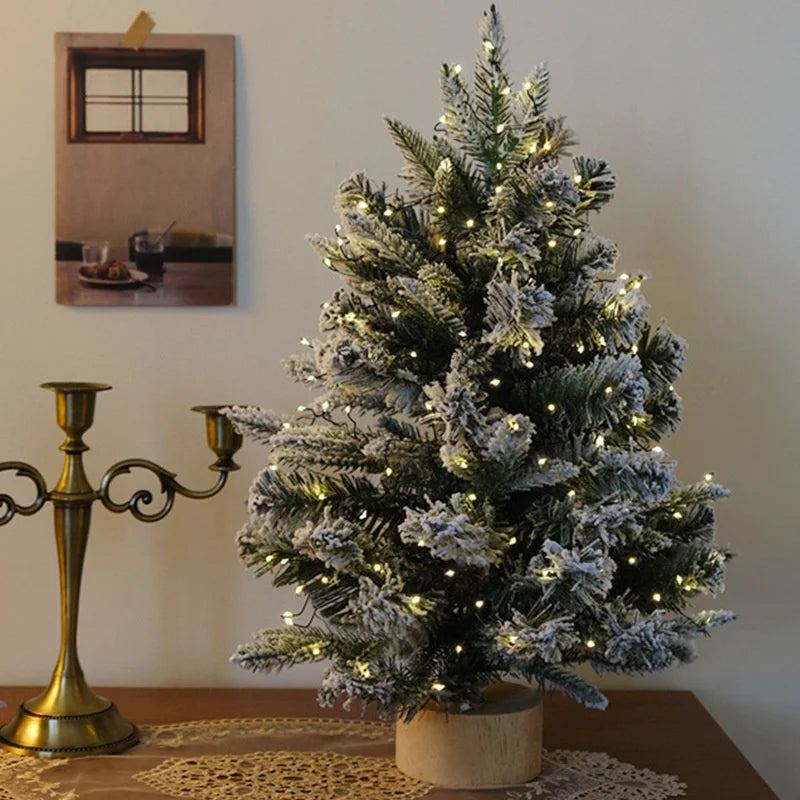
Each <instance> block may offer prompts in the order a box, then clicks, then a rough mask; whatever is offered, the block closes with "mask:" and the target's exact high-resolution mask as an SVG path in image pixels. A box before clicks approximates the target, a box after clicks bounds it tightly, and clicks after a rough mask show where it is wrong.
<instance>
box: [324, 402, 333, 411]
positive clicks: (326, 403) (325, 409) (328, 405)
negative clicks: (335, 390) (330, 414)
mask: <svg viewBox="0 0 800 800" xmlns="http://www.w3.org/2000/svg"><path fill="white" fill-rule="evenodd" d="M330 407H331V404H330V403H329V402H328V401H327V400H323V401H322V410H323V411H327V410H328V409H329V408H330Z"/></svg>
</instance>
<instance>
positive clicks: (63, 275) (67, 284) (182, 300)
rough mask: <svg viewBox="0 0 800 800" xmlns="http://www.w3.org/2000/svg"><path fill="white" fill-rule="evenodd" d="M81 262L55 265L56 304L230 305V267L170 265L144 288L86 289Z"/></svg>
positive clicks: (189, 263)
mask: <svg viewBox="0 0 800 800" xmlns="http://www.w3.org/2000/svg"><path fill="white" fill-rule="evenodd" d="M80 266H81V263H80V261H57V262H56V303H59V304H60V305H68V306H228V305H230V304H231V303H232V302H233V264H231V263H229V262H205V263H204V262H195V261H170V262H167V263H166V264H164V271H163V272H161V273H159V274H154V275H151V276H149V277H148V279H147V284H148V285H147V286H142V285H137V286H133V287H130V288H120V287H112V288H105V287H97V286H88V285H86V283H84V282H83V281H81V280H80V279H79V277H78V268H79V267H80Z"/></svg>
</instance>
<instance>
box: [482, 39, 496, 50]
mask: <svg viewBox="0 0 800 800" xmlns="http://www.w3.org/2000/svg"><path fill="white" fill-rule="evenodd" d="M483 47H484V49H485V50H487V51H488V52H491V51H492V50H494V45H493V44H492V43H491V42H490V41H489V40H488V39H484V40H483Z"/></svg>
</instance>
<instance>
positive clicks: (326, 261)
mask: <svg viewBox="0 0 800 800" xmlns="http://www.w3.org/2000/svg"><path fill="white" fill-rule="evenodd" d="M323 263H324V264H325V266H326V267H330V266H332V265H333V261H331V260H330V259H329V258H326V259H325V260H324V261H323Z"/></svg>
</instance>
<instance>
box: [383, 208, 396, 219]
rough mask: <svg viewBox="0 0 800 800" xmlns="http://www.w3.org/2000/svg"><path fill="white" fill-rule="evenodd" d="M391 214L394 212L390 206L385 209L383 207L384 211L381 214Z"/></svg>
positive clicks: (386, 215)
mask: <svg viewBox="0 0 800 800" xmlns="http://www.w3.org/2000/svg"><path fill="white" fill-rule="evenodd" d="M392 214H394V211H392V209H391V208H387V209H385V210H384V212H383V216H384V217H391V216H392Z"/></svg>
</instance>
